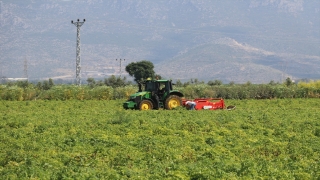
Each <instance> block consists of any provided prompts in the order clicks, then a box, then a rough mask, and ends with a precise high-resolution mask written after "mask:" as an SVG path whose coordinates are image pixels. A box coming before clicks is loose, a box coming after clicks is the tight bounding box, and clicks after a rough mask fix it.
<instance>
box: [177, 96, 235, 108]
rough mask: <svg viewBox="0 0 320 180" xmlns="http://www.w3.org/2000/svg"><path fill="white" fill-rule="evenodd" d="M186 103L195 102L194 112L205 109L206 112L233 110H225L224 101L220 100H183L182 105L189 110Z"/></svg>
mask: <svg viewBox="0 0 320 180" xmlns="http://www.w3.org/2000/svg"><path fill="white" fill-rule="evenodd" d="M187 101H193V102H195V103H196V106H195V109H196V110H202V109H207V110H216V109H227V110H231V109H234V108H235V106H228V107H227V108H226V105H225V103H224V100H223V99H222V98H198V99H194V100H188V99H183V100H182V105H183V106H185V107H186V108H189V106H188V105H186V102H187Z"/></svg>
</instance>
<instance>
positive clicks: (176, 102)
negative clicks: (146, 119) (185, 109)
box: [165, 95, 182, 110]
mask: <svg viewBox="0 0 320 180" xmlns="http://www.w3.org/2000/svg"><path fill="white" fill-rule="evenodd" d="M181 105H182V100H181V98H180V97H179V96H177V95H171V96H169V97H168V98H167V99H166V104H165V108H166V109H168V110H171V109H173V108H176V107H178V106H181Z"/></svg>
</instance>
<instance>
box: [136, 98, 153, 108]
mask: <svg viewBox="0 0 320 180" xmlns="http://www.w3.org/2000/svg"><path fill="white" fill-rule="evenodd" d="M139 109H140V110H151V109H153V104H152V102H151V101H150V100H143V101H141V102H140V104H139Z"/></svg>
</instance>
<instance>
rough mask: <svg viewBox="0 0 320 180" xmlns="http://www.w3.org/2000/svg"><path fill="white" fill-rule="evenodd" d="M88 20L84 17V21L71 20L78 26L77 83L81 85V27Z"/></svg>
mask: <svg viewBox="0 0 320 180" xmlns="http://www.w3.org/2000/svg"><path fill="white" fill-rule="evenodd" d="M85 21H86V20H85V19H83V22H80V21H79V19H78V20H77V21H75V22H74V21H71V24H74V25H75V26H76V27H77V47H76V83H77V85H78V86H80V85H81V60H80V57H81V54H80V27H81V26H82V25H83V24H84V22H85Z"/></svg>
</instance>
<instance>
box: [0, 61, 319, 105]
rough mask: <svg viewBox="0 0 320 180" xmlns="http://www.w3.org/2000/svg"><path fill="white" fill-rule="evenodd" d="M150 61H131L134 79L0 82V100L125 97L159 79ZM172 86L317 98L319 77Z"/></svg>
mask: <svg viewBox="0 0 320 180" xmlns="http://www.w3.org/2000/svg"><path fill="white" fill-rule="evenodd" d="M153 69H154V66H153V64H152V62H150V61H146V60H143V61H140V62H132V63H130V64H128V65H127V66H126V71H127V72H128V74H129V75H130V76H132V77H133V78H134V81H135V82H131V81H128V80H127V78H126V77H121V76H115V75H112V76H110V77H109V78H105V79H103V80H95V79H94V78H88V79H87V84H84V85H82V86H76V85H72V84H69V85H68V84H55V83H54V81H53V80H52V79H48V80H44V81H42V82H36V83H31V82H28V81H15V82H6V83H3V84H2V85H0V100H18V101H22V100H37V99H43V100H72V99H77V100H110V99H124V98H128V97H129V96H130V94H133V93H135V92H137V90H138V87H137V86H136V85H135V84H137V83H139V82H141V81H143V80H145V79H147V78H150V77H151V78H154V79H155V78H156V79H161V76H160V75H158V74H156V73H155V71H154V70H153ZM173 83H174V85H175V87H174V88H175V89H177V90H179V91H181V92H182V93H183V94H184V96H185V98H213V97H217V98H224V99H271V98H319V97H320V80H318V81H310V82H299V83H297V84H296V83H294V82H293V81H292V80H291V79H290V78H287V79H286V81H285V82H284V83H276V82H274V81H270V82H269V83H268V84H252V83H251V82H250V81H248V82H247V83H244V84H236V83H234V82H230V83H228V84H223V82H222V81H220V80H210V81H208V82H204V81H199V80H198V79H190V80H189V81H186V82H182V81H180V80H177V81H176V82H173Z"/></svg>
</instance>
